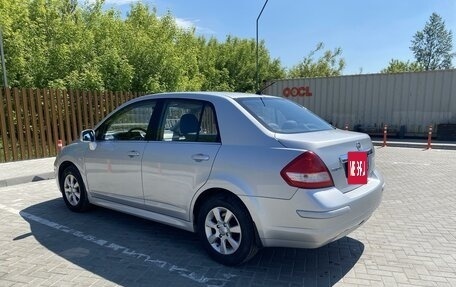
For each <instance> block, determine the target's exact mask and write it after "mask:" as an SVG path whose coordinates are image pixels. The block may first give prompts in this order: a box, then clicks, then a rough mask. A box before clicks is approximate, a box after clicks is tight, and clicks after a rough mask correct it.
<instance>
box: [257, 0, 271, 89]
mask: <svg viewBox="0 0 456 287" xmlns="http://www.w3.org/2000/svg"><path fill="white" fill-rule="evenodd" d="M268 1H269V0H266V1H265V2H264V5H263V8H261V11H260V14H258V17H257V19H256V90H257V91H259V90H260V72H259V70H258V20H260V17H261V14H262V13H263V10H264V7H266V4H268Z"/></svg>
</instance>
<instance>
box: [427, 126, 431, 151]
mask: <svg viewBox="0 0 456 287" xmlns="http://www.w3.org/2000/svg"><path fill="white" fill-rule="evenodd" d="M431 139H432V125H430V126H429V132H428V144H427V149H431Z"/></svg>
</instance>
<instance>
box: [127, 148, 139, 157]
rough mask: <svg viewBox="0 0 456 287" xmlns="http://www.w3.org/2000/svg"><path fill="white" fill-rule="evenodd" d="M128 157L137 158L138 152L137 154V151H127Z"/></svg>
mask: <svg viewBox="0 0 456 287" xmlns="http://www.w3.org/2000/svg"><path fill="white" fill-rule="evenodd" d="M128 156H129V157H130V158H134V157H138V156H139V152H137V151H135V150H132V151H129V152H128Z"/></svg>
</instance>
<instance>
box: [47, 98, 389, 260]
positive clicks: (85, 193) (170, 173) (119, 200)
mask: <svg viewBox="0 0 456 287" xmlns="http://www.w3.org/2000/svg"><path fill="white" fill-rule="evenodd" d="M351 154H355V155H357V156H359V155H361V157H360V158H356V160H353V159H352V160H351V159H350V156H351ZM374 155H375V152H374V148H373V146H372V142H371V140H370V138H369V136H367V135H365V134H361V133H355V132H349V131H343V130H339V129H336V128H334V127H332V126H331V125H330V124H328V123H327V122H325V121H324V120H322V119H321V118H319V117H318V116H316V115H314V114H313V113H312V112H310V111H309V110H307V109H306V108H304V107H302V106H299V105H297V104H295V103H293V102H291V101H289V100H286V99H283V98H279V97H272V96H266V95H253V94H241V93H218V92H217V93H215V92H194V93H165V94H156V95H148V96H143V97H140V98H137V99H134V100H131V101H129V102H127V103H125V104H123V105H122V106H120V107H119V108H117V109H116V110H115V111H113V112H112V113H111V114H110V115H108V116H107V117H106V118H105V119H103V120H102V121H101V122H100V123H99V124H98V125H97V126H96V127H95V128H94V129H93V130H92V129H91V130H85V131H82V132H81V138H80V140H78V141H77V142H74V143H72V144H70V145H68V146H66V147H65V148H64V149H63V150H62V151H61V153H60V154H59V155H58V156H57V158H56V161H55V173H56V178H57V181H58V185H59V188H60V190H61V192H62V194H63V199H64V201H65V203H66V205H67V206H68V208H69V209H71V210H72V211H76V212H81V211H85V210H87V209H89V208H90V207H91V206H92V205H98V206H103V207H106V208H110V209H114V210H118V211H121V212H125V213H129V214H133V215H137V216H140V217H143V218H147V219H150V220H154V221H158V222H161V223H164V224H168V225H171V226H174V227H177V228H182V229H185V230H188V231H191V232H196V233H197V234H198V236H199V237H200V239H201V241H202V244H203V246H204V247H205V249H206V250H207V252H208V254H209V255H210V256H211V257H212V258H213V259H214V260H216V261H218V262H220V263H222V264H226V265H236V264H240V263H242V262H245V261H247V260H248V259H250V258H251V257H253V256H254V255H255V253H256V252H257V250H258V249H259V248H260V247H271V246H280V247H297V248H317V247H320V246H323V245H325V244H327V243H329V242H331V241H334V240H337V239H339V238H341V237H343V236H345V235H347V234H348V233H350V232H351V231H353V230H354V229H356V228H358V227H359V226H360V225H361V224H362V223H364V222H365V221H366V220H367V219H368V218H369V217H370V216H371V215H372V213H373V212H374V211H375V209H376V208H377V207H378V206H379V204H380V201H381V197H382V191H383V188H384V181H383V178H382V176H381V175H380V173H379V171H378V170H377V169H376V168H375V159H374Z"/></svg>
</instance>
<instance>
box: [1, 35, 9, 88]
mask: <svg viewBox="0 0 456 287" xmlns="http://www.w3.org/2000/svg"><path fill="white" fill-rule="evenodd" d="M0 55H1V58H2V71H3V87H4V88H7V87H8V80H7V78H6V66H5V54H4V52H3V35H2V28H0Z"/></svg>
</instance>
